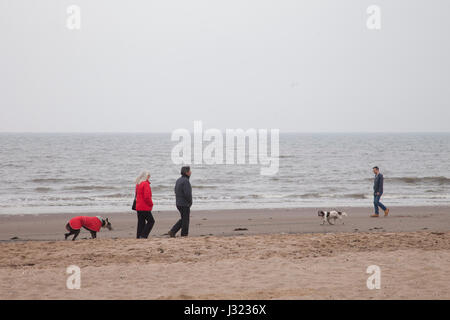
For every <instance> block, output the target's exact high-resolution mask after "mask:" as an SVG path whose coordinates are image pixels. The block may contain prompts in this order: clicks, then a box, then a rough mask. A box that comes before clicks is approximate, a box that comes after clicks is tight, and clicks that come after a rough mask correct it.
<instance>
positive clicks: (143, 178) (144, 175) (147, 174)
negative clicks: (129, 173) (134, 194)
mask: <svg viewBox="0 0 450 320" xmlns="http://www.w3.org/2000/svg"><path fill="white" fill-rule="evenodd" d="M149 177H150V172H148V171H143V172H142V173H141V174H140V175H139V176H138V177H137V178H136V181H135V182H136V184H140V183H141V182H144V181H146V180H148V178H149Z"/></svg>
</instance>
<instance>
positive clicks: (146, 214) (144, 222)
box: [136, 211, 155, 239]
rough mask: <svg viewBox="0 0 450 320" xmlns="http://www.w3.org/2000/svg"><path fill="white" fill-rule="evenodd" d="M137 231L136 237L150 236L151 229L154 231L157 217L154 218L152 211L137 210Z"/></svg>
mask: <svg viewBox="0 0 450 320" xmlns="http://www.w3.org/2000/svg"><path fill="white" fill-rule="evenodd" d="M137 218H138V223H137V232H136V238H137V239H139V238H145V239H147V238H148V235H149V234H150V231H152V228H153V225H154V224H155V219H154V218H153V215H152V212H151V211H138V212H137Z"/></svg>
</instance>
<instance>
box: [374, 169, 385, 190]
mask: <svg viewBox="0 0 450 320" xmlns="http://www.w3.org/2000/svg"><path fill="white" fill-rule="evenodd" d="M383 182H384V178H383V175H382V174H381V173H379V174H377V175H375V179H374V180H373V194H375V195H376V194H377V192H379V193H380V195H381V194H383Z"/></svg>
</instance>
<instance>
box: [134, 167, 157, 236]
mask: <svg viewBox="0 0 450 320" xmlns="http://www.w3.org/2000/svg"><path fill="white" fill-rule="evenodd" d="M149 179H150V173H149V172H147V171H145V172H142V173H141V175H140V176H139V177H138V178H137V179H136V211H137V218H138V223H137V232H136V238H137V239H141V238H144V239H147V238H148V235H149V234H150V231H152V228H153V225H154V224H155V219H154V218H153V215H152V209H153V201H152V189H151V188H150V181H149Z"/></svg>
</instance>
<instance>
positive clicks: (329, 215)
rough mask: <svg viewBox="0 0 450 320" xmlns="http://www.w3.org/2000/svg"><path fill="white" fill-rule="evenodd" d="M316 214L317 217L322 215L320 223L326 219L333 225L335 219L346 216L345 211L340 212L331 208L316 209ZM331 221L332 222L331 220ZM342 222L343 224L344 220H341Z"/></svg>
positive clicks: (323, 222)
mask: <svg viewBox="0 0 450 320" xmlns="http://www.w3.org/2000/svg"><path fill="white" fill-rule="evenodd" d="M317 215H318V216H319V217H322V223H321V224H322V225H323V224H325V221H327V222H328V223H329V224H332V225H334V224H335V223H336V220H337V219H339V220H342V218H343V217H346V216H347V213H345V212H340V211H336V210H331V211H322V210H320V211H318V212H317ZM331 221H333V223H332V222H331ZM342 224H344V221H343V220H342Z"/></svg>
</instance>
